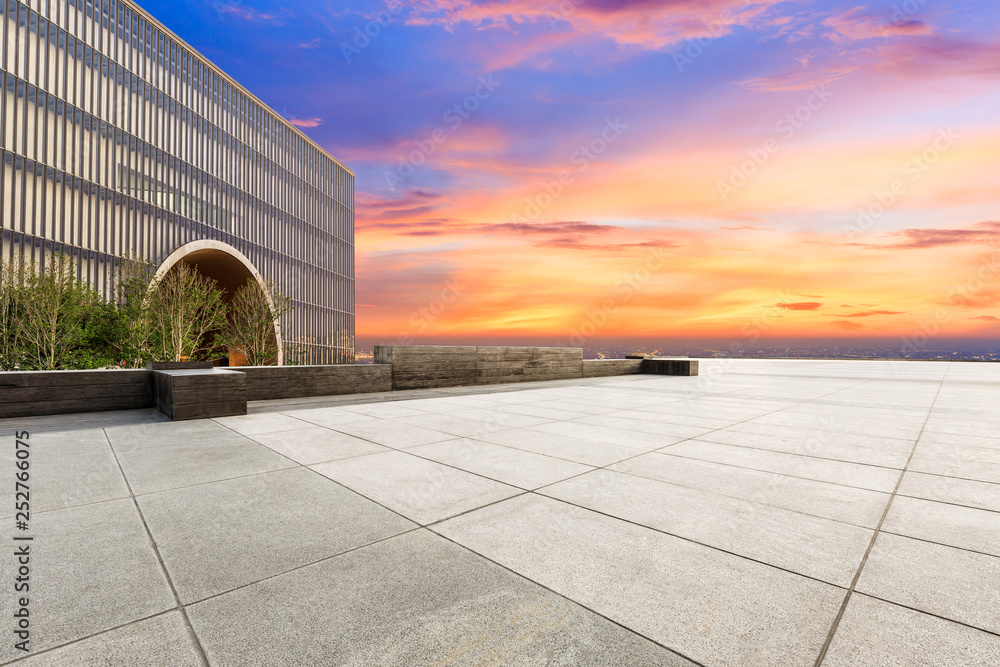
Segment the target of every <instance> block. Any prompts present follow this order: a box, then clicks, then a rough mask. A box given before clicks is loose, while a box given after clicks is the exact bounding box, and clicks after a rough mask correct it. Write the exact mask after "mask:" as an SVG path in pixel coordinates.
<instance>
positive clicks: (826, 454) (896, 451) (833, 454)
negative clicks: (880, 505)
mask: <svg viewBox="0 0 1000 667" xmlns="http://www.w3.org/2000/svg"><path fill="white" fill-rule="evenodd" d="M694 440H697V441H699V442H701V441H705V442H717V443H720V444H724V445H735V446H737V447H753V448H755V449H766V450H768V451H772V452H785V453H787V454H800V455H803V456H815V457H822V458H826V459H831V460H834V461H844V462H847V463H858V464H861V465H873V466H882V467H886V468H896V469H898V470H902V469H903V466H905V465H906V461H907V459H909V457H910V451H911V450H912V449H913V444H912V443H906V442H905V441H902V440H899V441H896V440H893V441H891V442H892V443H897V442H898V443H901V444H904V445H905V446H906V449H905V450H904V449H903V448H902V447H893V449H889V450H883V449H875V448H874V447H866V446H858V445H844V444H838V443H837V441H836V439H835V438H833V437H830V438H823V439H821V438H819V437H818V436H817V434H815V433H813V434H809V433H802V434H800V437H798V438H795V439H791V440H790V439H788V438H787V436H786V437H781V438H778V437H775V436H771V435H763V434H760V433H746V432H744V431H736V430H733V429H722V430H719V431H712V432H711V433H706V434H705V435H699V436H698V437H697V438H694Z"/></svg>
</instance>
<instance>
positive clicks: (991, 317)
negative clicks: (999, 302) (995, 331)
mask: <svg viewBox="0 0 1000 667" xmlns="http://www.w3.org/2000/svg"><path fill="white" fill-rule="evenodd" d="M969 319H970V320H985V321H987V322H1000V317H996V316H994V315H980V316H979V317H970V318H969Z"/></svg>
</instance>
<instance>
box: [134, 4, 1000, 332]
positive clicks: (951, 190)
mask: <svg viewBox="0 0 1000 667" xmlns="http://www.w3.org/2000/svg"><path fill="white" fill-rule="evenodd" d="M141 4H142V6H143V7H145V8H146V9H147V10H148V11H149V12H150V13H151V14H153V15H154V16H156V17H157V18H159V19H160V20H161V21H162V22H163V23H165V24H166V25H167V26H168V27H170V28H171V29H172V30H173V31H174V32H176V33H178V34H179V35H180V36H181V37H182V38H184V39H185V40H187V41H188V42H189V43H190V44H192V45H193V46H194V47H195V48H197V49H199V50H200V51H201V52H202V53H203V54H205V55H206V56H207V57H208V58H210V59H211V60H213V61H214V62H215V63H216V64H218V65H219V66H221V67H222V68H223V69H224V70H226V71H227V72H228V73H230V74H231V75H232V76H233V77H234V78H235V79H237V80H238V81H240V82H241V83H243V84H244V85H245V86H246V87H247V88H249V90H250V91H251V92H253V93H255V94H256V95H257V96H258V97H260V98H261V99H262V100H263V101H264V102H266V103H267V104H269V105H270V106H271V107H273V108H274V109H275V110H276V111H278V112H279V113H281V114H282V115H284V116H285V117H286V118H288V119H289V120H291V121H292V122H293V123H295V124H296V125H298V126H299V127H300V128H301V129H302V130H303V131H304V132H305V133H306V134H308V135H309V136H310V137H312V138H314V139H315V140H316V141H317V142H318V143H319V144H321V145H322V146H324V147H325V148H326V149H328V150H329V151H330V153H332V154H333V155H334V156H335V157H337V158H338V159H340V160H341V161H342V162H344V163H345V164H346V165H347V166H348V167H350V168H351V169H352V170H354V171H355V172H356V174H357V183H356V189H357V201H356V207H357V222H356V226H357V234H356V253H357V335H358V347H359V349H364V348H365V346H366V345H367V346H369V347H370V344H371V343H373V342H394V341H397V340H402V341H405V340H409V339H412V340H427V341H440V342H448V341H469V342H474V341H476V340H483V341H486V340H509V341H510V342H516V341H519V340H528V339H532V340H546V341H549V342H553V343H555V342H563V343H566V344H569V343H571V342H572V343H574V344H576V345H579V343H580V342H581V341H583V340H589V339H592V338H593V339H597V338H600V339H616V338H630V337H641V338H651V337H660V336H662V337H688V338H698V337H706V338H714V339H731V340H734V341H736V340H742V341H748V340H750V339H752V338H754V336H757V335H759V336H764V337H784V338H788V337H851V336H856V337H894V338H900V339H901V338H902V337H912V336H913V335H915V334H918V333H919V332H920V331H921V330H922V329H923V330H928V331H931V330H932V331H934V332H935V333H936V335H938V336H948V337H960V336H968V337H997V336H998V335H1000V308H998V305H1000V3H998V2H996V1H995V0H955V1H951V2H940V1H938V0H887V1H885V2H859V1H858V0H854V1H851V0H847V1H846V2H827V1H816V2H809V1H807V0H801V1H792V0H789V1H786V2H778V1H773V0H762V1H760V2H743V1H742V0H668V1H665V2H656V1H642V0H637V1H627V0H626V1H624V2H610V1H609V0H581V1H579V2H574V1H573V0H564V1H563V2H561V3H560V2H558V1H557V0H552V2H549V3H545V2H527V1H526V0H510V1H495V2H476V1H472V0H439V1H435V0H414V1H403V2H398V3H397V2H395V1H394V0H390V2H389V3H388V4H387V3H384V2H365V1H356V0H349V1H341V0H338V1H336V2H331V1H327V0H309V1H306V0H286V1H278V0H244V1H243V2H224V1H223V0H215V1H209V2H205V1H203V0H197V1H195V0H146V1H144V2H142V3H141Z"/></svg>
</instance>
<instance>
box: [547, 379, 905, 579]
mask: <svg viewBox="0 0 1000 667" xmlns="http://www.w3.org/2000/svg"><path fill="white" fill-rule="evenodd" d="M867 382H871V380H863V381H861V382H859V383H858V385H862V384H865V383H867ZM837 391H840V390H837ZM810 400H813V399H807V400H805V401H802V402H801V403H797V404H795V405H804V404H806V403H808V402H809V401H810ZM787 407H788V406H782V407H780V408H776V409H775V410H772V411H771V412H766V413H764V414H765V415H767V414H773V413H775V412H780V411H782V410H785V409H786V408H787ZM761 416H763V415H761ZM750 419H756V417H748V418H747V419H744V420H743V421H742V422H736V424H742V423H744V422H746V421H749V420H750ZM733 425H734V424H730V426H733ZM726 428H729V426H722V427H719V428H717V429H714V430H713V431H709V433H714V432H715V431H721V430H723V429H726ZM691 441H695V442H696V440H695V439H694V438H687V439H685V440H681V441H680V442H675V443H673V444H670V445H664V446H663V447H661V448H660V449H654V450H649V451H644V452H642V453H640V454H636V455H635V456H630V457H628V458H625V459H621V460H620V461H614V462H612V463H608V464H605V465H603V466H595V467H594V470H605V471H607V472H611V473H618V474H623V475H631V476H632V477H639V478H641V479H647V480H650V481H653V482H658V483H660V484H666V485H668V486H676V487H679V488H682V489H693V490H695V491H701V492H703V493H708V494H711V495H715V496H720V497H723V498H732V499H734V500H742V501H744V502H758V503H760V504H761V505H765V506H767V507H771V508H774V509H779V510H784V511H787V512H794V513H796V514H801V515H803V516H809V517H814V518H817V519H825V520H827V521H833V522H836V523H840V524H844V525H847V526H855V527H858V528H863V529H865V530H871V526H862V525H860V524H854V523H850V522H848V521H841V520H839V519H831V518H829V517H824V516H819V515H818V514H809V513H808V512H802V511H800V510H793V509H788V508H787V507H780V506H778V505H772V504H770V503H764V502H760V501H752V500H747V499H746V498H741V497H738V496H730V495H726V494H724V493H718V492H716V491H706V490H705V489H700V488H698V487H693V486H685V485H683V484H676V483H674V482H665V481H663V480H660V479H655V478H652V477H646V476H644V475H639V474H637V473H634V472H630V471H627V470H612V469H611V467H610V466H613V465H618V464H620V463H624V462H626V461H631V460H632V459H636V458H639V457H640V456H645V455H647V454H664V453H665V452H663V450H664V449H669V448H670V447H673V446H674V445H680V444H682V443H685V442H691ZM594 470H588V471H586V472H581V473H578V474H576V475H572V476H570V477H567V478H566V479H561V480H559V481H558V482H552V483H551V484H546V485H544V486H540V487H538V488H536V489H532V490H531V493H536V494H539V495H543V496H544V497H546V498H548V497H550V496H547V495H545V494H542V493H540V492H541V491H542V490H543V489H546V488H548V487H550V486H555V485H556V484H561V483H562V482H566V481H568V480H571V479H575V478H577V477H582V476H583V475H588V474H590V473H592V472H594ZM811 481H812V480H811ZM872 493H881V494H885V493H886V492H885V491H872ZM563 502H567V501H563ZM569 504H573V503H569ZM588 509H589V508H588ZM592 511H596V510H592ZM616 518H618V517H616ZM622 520H623V521H624V520H625V519H622ZM640 525H641V524H640ZM646 528H648V526H646ZM654 530H655V529H654ZM661 532H662V531H661ZM671 534H672V533H671ZM675 537H678V536H675ZM679 539H683V540H687V541H693V540H688V538H684V537H680V538H679ZM695 544H701V543H700V542H695ZM703 546H707V545H703ZM709 548H711V549H715V548H716V547H709ZM727 553H728V552H727ZM740 557H741V558H745V556H740ZM750 560H752V559H750ZM771 567H774V566H771ZM779 569H780V568H779ZM803 576H804V575H803ZM831 585H834V584H831ZM838 588H843V586H839V587H838Z"/></svg>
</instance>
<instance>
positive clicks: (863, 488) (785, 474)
mask: <svg viewBox="0 0 1000 667" xmlns="http://www.w3.org/2000/svg"><path fill="white" fill-rule="evenodd" d="M677 444H678V445H679V444H681V443H679V442H678V443H677ZM670 447H673V445H667V446H666V447H663V448H661V449H668V448H670ZM650 454H663V455H664V456H674V457H676V458H679V459H686V460H688V461H698V462H700V463H714V464H716V465H721V466H726V467H727V468H736V469H738V470H749V471H751V472H760V473H765V474H771V475H780V476H782V477H790V478H792V479H801V480H805V481H807V482H819V483H820V484H832V485H834V486H841V487H844V488H846V489H857V490H859V491H873V492H875V493H889V492H888V491H883V490H882V489H873V488H871V487H870V486H857V485H854V484H841V483H839V482H831V481H829V480H825V479H820V478H818V477H804V476H802V475H793V474H792V473H788V472H775V471H773V470H761V469H760V468H751V467H749V466H745V465H736V464H735V463H723V462H722V461H713V460H711V459H699V458H697V457H694V456H688V455H685V454H674V453H671V452H663V451H660V450H659V449H654V450H653V451H652V452H650ZM793 456H794V455H793ZM822 460H824V461H829V460H831V459H822ZM838 463H849V462H848V461H838ZM854 465H865V464H863V463H856V464H854ZM872 467H881V466H872ZM883 469H884V470H895V471H899V468H883Z"/></svg>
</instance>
